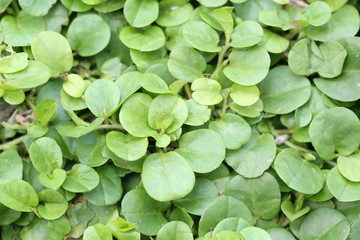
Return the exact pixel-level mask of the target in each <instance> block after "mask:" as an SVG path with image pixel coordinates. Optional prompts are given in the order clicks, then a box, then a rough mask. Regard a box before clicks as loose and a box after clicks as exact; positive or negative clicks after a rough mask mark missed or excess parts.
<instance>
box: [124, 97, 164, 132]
mask: <svg viewBox="0 0 360 240" xmlns="http://www.w3.org/2000/svg"><path fill="white" fill-rule="evenodd" d="M151 101H152V98H151V97H150V96H149V95H146V94H143V93H135V94H133V95H131V97H129V98H128V99H127V100H126V101H125V102H124V105H123V106H122V108H121V110H120V117H119V118H120V122H121V125H122V126H123V127H124V128H125V130H126V131H127V132H129V133H130V134H131V135H133V136H135V137H148V136H154V135H156V134H157V132H156V131H155V130H153V129H152V128H150V126H149V124H148V113H149V107H150V104H151Z"/></svg>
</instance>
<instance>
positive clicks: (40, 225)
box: [19, 218, 50, 240]
mask: <svg viewBox="0 0 360 240" xmlns="http://www.w3.org/2000/svg"><path fill="white" fill-rule="evenodd" d="M47 223H48V221H46V220H45V219H41V218H35V219H34V221H32V222H31V223H30V224H29V225H28V226H27V227H25V228H24V229H23V231H21V233H20V236H19V237H21V239H22V240H31V239H39V240H40V239H41V240H45V239H50V236H49V234H48V232H47Z"/></svg>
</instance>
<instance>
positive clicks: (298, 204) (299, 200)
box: [294, 193, 305, 213]
mask: <svg viewBox="0 0 360 240" xmlns="http://www.w3.org/2000/svg"><path fill="white" fill-rule="evenodd" d="M304 198H305V195H304V194H303V193H300V195H299V196H298V197H297V198H296V200H295V204H294V205H295V209H294V212H295V213H296V212H298V211H300V210H301V208H302V206H303V203H304Z"/></svg>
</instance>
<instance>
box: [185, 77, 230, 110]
mask: <svg viewBox="0 0 360 240" xmlns="http://www.w3.org/2000/svg"><path fill="white" fill-rule="evenodd" d="M191 90H193V91H194V92H193V94H192V97H193V99H194V100H195V101H196V102H197V103H199V104H202V105H215V104H218V103H220V102H221V101H222V99H223V97H222V95H221V85H220V83H218V82H217V81H215V80H212V79H209V78H198V79H196V80H195V81H194V82H193V83H192V84H191Z"/></svg>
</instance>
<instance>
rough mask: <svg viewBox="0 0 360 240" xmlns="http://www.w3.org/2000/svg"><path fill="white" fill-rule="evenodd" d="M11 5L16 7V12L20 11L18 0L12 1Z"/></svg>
mask: <svg viewBox="0 0 360 240" xmlns="http://www.w3.org/2000/svg"><path fill="white" fill-rule="evenodd" d="M11 6H12V7H13V8H14V10H15V12H16V13H18V12H20V7H19V5H18V3H17V0H13V1H12V3H11Z"/></svg>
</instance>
